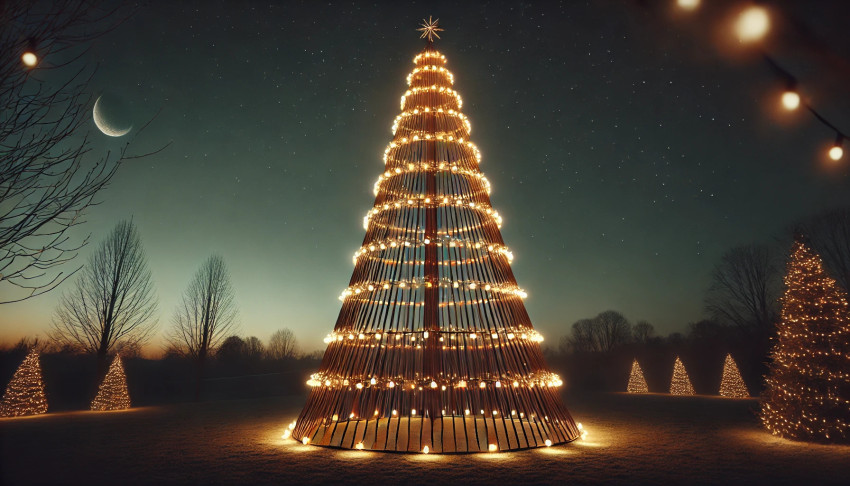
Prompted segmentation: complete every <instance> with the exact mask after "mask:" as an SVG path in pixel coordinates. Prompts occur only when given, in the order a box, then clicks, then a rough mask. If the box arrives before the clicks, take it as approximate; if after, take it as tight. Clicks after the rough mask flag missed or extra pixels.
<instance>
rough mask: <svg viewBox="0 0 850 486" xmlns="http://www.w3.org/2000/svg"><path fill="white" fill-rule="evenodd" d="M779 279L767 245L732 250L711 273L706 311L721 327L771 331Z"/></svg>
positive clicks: (775, 313)
mask: <svg viewBox="0 0 850 486" xmlns="http://www.w3.org/2000/svg"><path fill="white" fill-rule="evenodd" d="M780 279H781V274H780V271H779V267H778V265H777V264H776V261H775V258H774V256H773V255H772V254H771V251H770V250H769V249H768V248H767V247H766V246H759V245H749V246H741V247H737V248H733V249H731V250H729V251H727V252H726V253H725V254H724V255H723V257H722V258H721V260H720V263H719V264H718V265H717V266H716V267H715V268H714V271H713V272H712V274H711V286H710V287H709V289H708V294H707V296H706V299H705V307H706V311H707V312H708V314H709V315H710V316H711V317H712V318H713V319H715V320H716V321H718V322H720V323H721V324H732V325H736V326H739V327H740V328H741V329H742V330H745V331H755V332H757V333H759V334H764V333H766V332H769V330H771V329H773V325H774V322H775V319H776V315H777V306H778V304H777V302H778V298H779V293H780V284H781V280H780Z"/></svg>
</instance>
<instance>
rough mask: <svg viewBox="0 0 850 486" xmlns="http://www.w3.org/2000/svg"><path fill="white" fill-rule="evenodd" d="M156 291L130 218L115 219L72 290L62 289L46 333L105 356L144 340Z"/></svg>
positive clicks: (101, 358) (103, 361) (60, 341)
mask: <svg viewBox="0 0 850 486" xmlns="http://www.w3.org/2000/svg"><path fill="white" fill-rule="evenodd" d="M156 308H157V304H156V296H155V295H154V291H153V284H152V283H151V272H150V270H149V269H148V264H147V257H146V256H145V252H144V249H143V248H142V240H141V238H140V237H139V233H138V231H137V230H136V226H135V225H134V224H133V222H132V221H121V222H120V223H118V224H117V225H116V226H115V228H113V229H112V231H111V232H110V233H109V235H108V236H107V237H106V239H104V240H103V241H102V242H101V243H100V245H99V246H98V248H97V250H95V252H94V253H93V254H92V255H91V257H90V258H89V262H88V265H86V266H85V267H84V268H83V271H82V272H81V273H80V275H79V277H78V278H77V280H76V281H75V286H74V289H73V290H72V291H69V292H66V293H65V294H63V295H62V299H61V300H60V303H59V307H58V308H57V310H56V316H55V318H54V319H53V329H52V332H51V337H52V338H53V340H54V341H55V342H56V343H57V344H60V345H62V344H70V345H75V346H79V347H80V348H81V349H83V350H84V351H86V352H91V353H94V354H96V355H97V358H98V363H99V364H100V367H101V368H103V369H101V371H105V365H106V364H107V361H108V356H109V355H110V354H111V353H113V352H114V351H118V350H120V349H126V350H131V349H134V348H139V347H140V346H141V345H142V344H144V343H145V342H146V341H147V340H148V339H149V338H150V336H151V334H152V333H153V331H154V329H155V328H156V321H155V320H154V319H153V315H154V313H155V312H156Z"/></svg>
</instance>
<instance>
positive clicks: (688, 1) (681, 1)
mask: <svg viewBox="0 0 850 486" xmlns="http://www.w3.org/2000/svg"><path fill="white" fill-rule="evenodd" d="M699 3H700V0H676V5H678V6H679V8H681V9H682V10H694V9H696V8H697V7H699Z"/></svg>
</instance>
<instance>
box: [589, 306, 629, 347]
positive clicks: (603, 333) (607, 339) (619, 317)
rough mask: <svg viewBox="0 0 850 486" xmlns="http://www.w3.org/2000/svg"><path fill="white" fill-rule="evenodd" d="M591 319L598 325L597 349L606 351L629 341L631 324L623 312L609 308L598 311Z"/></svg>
mask: <svg viewBox="0 0 850 486" xmlns="http://www.w3.org/2000/svg"><path fill="white" fill-rule="evenodd" d="M593 320H594V321H595V324H596V325H597V326H598V327H599V331H598V336H599V349H600V350H601V351H605V352H608V351H611V350H613V349H614V348H616V347H617V346H620V345H623V344H626V343H628V342H629V341H631V339H632V325H631V324H630V323H629V321H628V319H626V318H625V317H624V316H623V314H620V313H619V312H617V311H612V310H609V311H605V312H602V313H600V314H599V315H598V316H596V317H595V318H594V319H593Z"/></svg>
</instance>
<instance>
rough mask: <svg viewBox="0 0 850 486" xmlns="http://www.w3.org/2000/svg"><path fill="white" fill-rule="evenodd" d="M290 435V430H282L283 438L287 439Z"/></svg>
mask: <svg viewBox="0 0 850 486" xmlns="http://www.w3.org/2000/svg"><path fill="white" fill-rule="evenodd" d="M290 435H292V432H290V431H289V430H288V429H287V430H284V431H283V438H284V439H288V438H289V436H290Z"/></svg>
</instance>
